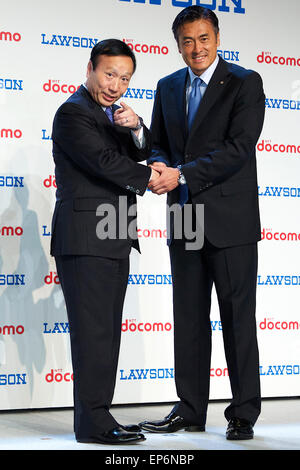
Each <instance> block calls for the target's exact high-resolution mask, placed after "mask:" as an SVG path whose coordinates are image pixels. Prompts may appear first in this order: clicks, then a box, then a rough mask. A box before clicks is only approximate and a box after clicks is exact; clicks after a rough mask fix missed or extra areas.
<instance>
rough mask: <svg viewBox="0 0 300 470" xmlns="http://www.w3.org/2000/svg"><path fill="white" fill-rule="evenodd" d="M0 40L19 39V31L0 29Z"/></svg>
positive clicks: (16, 40)
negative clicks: (12, 31) (11, 31)
mask: <svg viewBox="0 0 300 470" xmlns="http://www.w3.org/2000/svg"><path fill="white" fill-rule="evenodd" d="M0 41H15V42H19V41H21V34H20V33H10V32H9V31H0Z"/></svg>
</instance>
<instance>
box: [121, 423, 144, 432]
mask: <svg viewBox="0 0 300 470" xmlns="http://www.w3.org/2000/svg"><path fill="white" fill-rule="evenodd" d="M120 426H121V428H123V429H125V431H128V432H141V428H140V426H139V425H138V424H124V425H123V424H120Z"/></svg>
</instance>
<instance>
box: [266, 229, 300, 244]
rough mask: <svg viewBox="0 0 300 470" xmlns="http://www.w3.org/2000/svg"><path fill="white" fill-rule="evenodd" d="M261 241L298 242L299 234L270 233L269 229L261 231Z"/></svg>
mask: <svg viewBox="0 0 300 470" xmlns="http://www.w3.org/2000/svg"><path fill="white" fill-rule="evenodd" d="M261 239H262V240H276V241H282V242H283V241H287V242H297V241H299V240H300V233H296V232H288V233H287V232H275V233H272V230H271V229H263V230H262V231H261Z"/></svg>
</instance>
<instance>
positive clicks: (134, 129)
mask: <svg viewBox="0 0 300 470" xmlns="http://www.w3.org/2000/svg"><path fill="white" fill-rule="evenodd" d="M138 118H139V120H138V125H137V126H136V127H131V128H130V129H131V130H132V131H138V130H139V129H141V127H143V124H144V121H143V119H142V118H141V117H140V116H138Z"/></svg>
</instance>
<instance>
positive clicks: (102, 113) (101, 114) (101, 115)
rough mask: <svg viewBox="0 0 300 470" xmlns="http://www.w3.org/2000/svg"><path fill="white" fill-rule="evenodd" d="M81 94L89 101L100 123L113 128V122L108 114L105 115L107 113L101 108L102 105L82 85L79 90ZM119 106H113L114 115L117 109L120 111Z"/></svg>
mask: <svg viewBox="0 0 300 470" xmlns="http://www.w3.org/2000/svg"><path fill="white" fill-rule="evenodd" d="M78 92H79V94H80V95H81V96H82V97H83V98H84V99H86V100H87V101H88V103H89V107H90V108H91V109H93V111H94V113H95V117H96V119H97V121H100V123H103V122H105V123H106V124H110V125H111V126H113V124H112V122H111V121H110V119H109V117H108V116H107V114H106V113H105V111H103V109H102V107H101V106H100V104H98V103H96V101H95V100H94V99H93V98H92V96H91V95H90V93H89V92H88V90H87V89H86V88H85V87H84V86H83V85H81V87H80V88H79V90H78ZM118 108H119V106H117V105H115V104H113V105H112V110H113V113H114V112H115V111H116V109H118Z"/></svg>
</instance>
